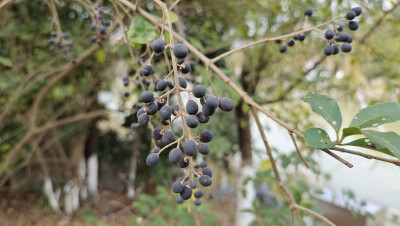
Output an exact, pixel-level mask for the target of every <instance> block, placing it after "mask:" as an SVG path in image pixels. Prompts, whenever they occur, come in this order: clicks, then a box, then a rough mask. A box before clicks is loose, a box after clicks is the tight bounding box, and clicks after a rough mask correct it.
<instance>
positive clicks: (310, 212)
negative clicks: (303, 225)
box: [295, 204, 335, 226]
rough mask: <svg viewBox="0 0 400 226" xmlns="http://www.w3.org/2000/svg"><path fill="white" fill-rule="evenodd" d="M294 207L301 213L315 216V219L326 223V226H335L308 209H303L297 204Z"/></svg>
mask: <svg viewBox="0 0 400 226" xmlns="http://www.w3.org/2000/svg"><path fill="white" fill-rule="evenodd" d="M295 207H296V209H299V210H303V211H305V212H307V213H309V214H311V215H313V216H315V217H316V218H318V219H320V220H321V221H322V222H324V223H326V224H327V225H330V226H335V224H334V223H332V222H331V221H330V220H328V218H326V217H324V216H322V215H320V214H318V213H316V212H314V211H312V210H310V209H308V208H305V207H303V206H300V205H298V204H296V206H295Z"/></svg>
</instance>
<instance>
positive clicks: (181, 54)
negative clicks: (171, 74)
mask: <svg viewBox="0 0 400 226" xmlns="http://www.w3.org/2000/svg"><path fill="white" fill-rule="evenodd" d="M188 51H189V50H188V48H187V47H186V46H185V45H184V44H182V43H178V44H176V45H175V46H174V49H173V52H174V55H175V56H176V57H177V58H179V59H183V58H185V57H186V56H187V55H188Z"/></svg>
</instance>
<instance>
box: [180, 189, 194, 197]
mask: <svg viewBox="0 0 400 226" xmlns="http://www.w3.org/2000/svg"><path fill="white" fill-rule="evenodd" d="M192 192H193V191H192V189H191V188H189V187H186V186H185V188H184V189H183V191H182V192H181V198H182V199H183V200H188V199H190V198H191V197H192V194H193V193H192Z"/></svg>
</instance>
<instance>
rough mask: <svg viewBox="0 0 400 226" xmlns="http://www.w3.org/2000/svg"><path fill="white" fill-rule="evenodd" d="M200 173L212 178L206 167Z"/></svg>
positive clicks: (209, 170)
mask: <svg viewBox="0 0 400 226" xmlns="http://www.w3.org/2000/svg"><path fill="white" fill-rule="evenodd" d="M201 172H202V173H203V175H207V176H209V177H212V171H211V169H210V168H208V167H204V168H202V169H201Z"/></svg>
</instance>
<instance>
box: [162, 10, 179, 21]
mask: <svg viewBox="0 0 400 226" xmlns="http://www.w3.org/2000/svg"><path fill="white" fill-rule="evenodd" d="M169 18H171V23H175V22H178V20H179V17H178V15H177V14H176V13H174V12H171V11H170V12H169ZM165 24H168V18H167V17H165Z"/></svg>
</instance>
